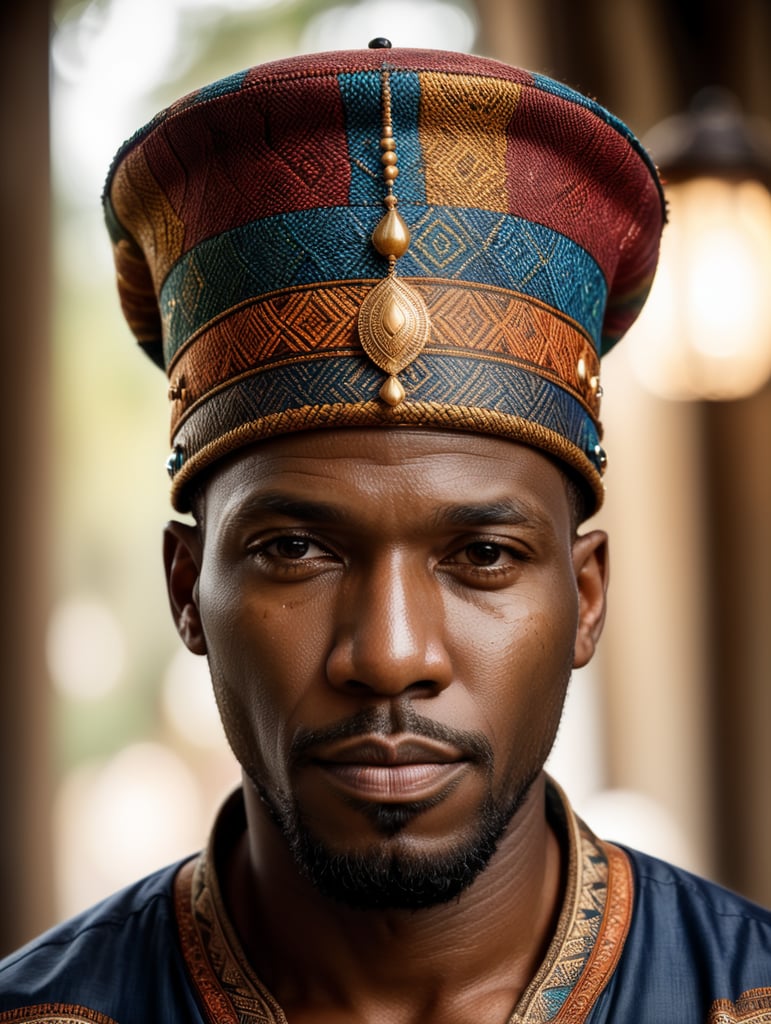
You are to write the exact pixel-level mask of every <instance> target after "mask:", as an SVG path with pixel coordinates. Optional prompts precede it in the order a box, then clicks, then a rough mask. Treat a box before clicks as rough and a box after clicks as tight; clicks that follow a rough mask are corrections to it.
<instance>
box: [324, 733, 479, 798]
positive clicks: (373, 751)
mask: <svg viewBox="0 0 771 1024" xmlns="http://www.w3.org/2000/svg"><path fill="white" fill-rule="evenodd" d="M312 763H314V764H316V765H317V766H318V767H319V768H321V769H322V771H323V772H324V773H325V775H326V776H327V778H328V779H329V781H330V782H331V783H332V784H333V786H334V787H335V788H337V789H339V790H341V791H342V792H343V793H344V794H345V795H347V796H348V797H349V798H353V799H358V800H364V801H377V802H378V803H405V802H422V801H425V800H431V799H435V798H437V797H438V796H439V795H440V794H441V793H442V792H443V791H444V790H445V789H446V788H447V787H448V786H449V785H451V784H452V783H454V782H455V781H456V780H457V779H458V778H459V776H460V775H461V774H462V773H463V772H464V771H465V770H466V769H467V768H468V767H469V764H470V759H469V757H468V755H467V754H466V753H464V752H463V751H461V750H459V749H458V748H456V747H453V746H451V745H448V744H446V743H441V742H438V741H436V740H429V739H424V738H423V737H418V736H389V737H382V736H365V737H356V738H354V739H349V740H346V741H343V742H341V743H335V744H330V745H328V746H326V747H322V748H320V749H319V750H317V751H315V752H314V756H313V758H312Z"/></svg>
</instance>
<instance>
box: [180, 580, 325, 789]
mask: <svg viewBox="0 0 771 1024" xmlns="http://www.w3.org/2000/svg"><path fill="white" fill-rule="evenodd" d="M199 599H200V605H199V607H200V613H201V621H202V623H203V628H204V634H205V637H206V644H207V650H208V659H209V667H210V672H211V676H212V683H213V686H214V692H215V696H216V698H217V704H218V706H219V709H220V714H221V717H222V721H223V726H224V728H225V732H226V734H227V736H228V740H229V742H230V744H231V746H232V747H233V750H234V753H235V754H236V757H237V758H238V760H239V761H241V763H242V764H244V766H245V767H246V769H247V771H249V772H250V773H257V774H258V775H259V777H260V778H264V777H265V775H266V773H267V774H269V775H275V773H276V772H281V771H282V770H283V769H282V766H283V765H284V764H285V763H286V755H287V751H288V747H289V743H290V742H291V738H292V736H293V734H294V732H295V730H296V728H297V725H298V724H305V722H306V721H307V720H308V718H309V717H310V712H309V707H308V705H309V703H310V702H311V701H312V700H313V695H314V692H318V690H317V686H316V684H317V682H318V680H319V678H320V676H321V673H322V669H323V665H324V644H325V642H326V640H325V637H326V632H327V630H326V629H325V628H324V626H323V616H322V615H321V614H320V610H319V609H316V610H315V611H314V610H312V609H309V608H307V607H298V606H297V602H295V601H293V600H291V599H290V600H277V601H274V600H266V599H265V597H264V596H263V595H261V594H260V592H259V590H258V589H257V588H251V587H247V586H243V585H239V584H238V580H237V575H236V574H235V573H232V574H231V575H230V576H229V578H228V579H227V580H226V581H225V583H222V582H220V580H219V579H217V578H212V577H211V576H209V577H207V576H206V574H205V573H204V574H202V582H201V587H200V594H199ZM314 626H315V627H316V628H312V627H314Z"/></svg>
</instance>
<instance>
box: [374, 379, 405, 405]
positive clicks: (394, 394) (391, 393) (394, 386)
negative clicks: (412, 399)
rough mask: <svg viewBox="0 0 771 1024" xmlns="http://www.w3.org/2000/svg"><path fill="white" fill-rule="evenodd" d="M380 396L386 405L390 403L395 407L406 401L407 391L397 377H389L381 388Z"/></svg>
mask: <svg viewBox="0 0 771 1024" xmlns="http://www.w3.org/2000/svg"><path fill="white" fill-rule="evenodd" d="M380 397H381V398H382V399H383V401H384V402H385V403H386V405H390V406H391V408H393V407H394V406H396V405H400V404H401V403H402V402H403V401H404V399H405V397H406V392H405V390H404V388H403V387H402V386H401V384H400V383H399V381H398V380H397V379H396V377H389V378H388V380H387V381H386V382H385V384H384V385H383V386H382V388H381V389H380Z"/></svg>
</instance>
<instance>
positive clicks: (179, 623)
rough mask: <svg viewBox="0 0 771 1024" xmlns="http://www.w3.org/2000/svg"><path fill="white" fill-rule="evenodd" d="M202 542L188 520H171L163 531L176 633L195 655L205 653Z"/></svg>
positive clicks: (165, 564) (170, 599) (164, 558)
mask: <svg viewBox="0 0 771 1024" xmlns="http://www.w3.org/2000/svg"><path fill="white" fill-rule="evenodd" d="M202 554H203V551H202V544H201V538H200V535H199V532H198V530H197V529H196V528H195V527H194V526H189V525H187V524H186V523H177V522H172V523H168V524H167V526H166V529H165V530H164V531H163V564H164V567H165V569H166V587H167V590H168V593H169V604H170V605H171V614H172V617H173V619H174V624H175V625H176V627H177V632H178V633H179V635H180V636H181V637H182V640H183V641H184V643H185V646H186V647H187V648H188V650H190V651H192V652H193V654H206V639H205V637H204V633H203V625H202V623H201V616H200V612H199V611H198V578H199V575H200V572H201V558H202Z"/></svg>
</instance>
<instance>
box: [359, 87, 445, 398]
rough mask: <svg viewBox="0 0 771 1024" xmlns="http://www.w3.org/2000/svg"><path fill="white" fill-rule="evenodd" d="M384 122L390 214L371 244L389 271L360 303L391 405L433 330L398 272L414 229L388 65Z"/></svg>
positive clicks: (364, 339)
mask: <svg viewBox="0 0 771 1024" xmlns="http://www.w3.org/2000/svg"><path fill="white" fill-rule="evenodd" d="M381 81H382V109H383V115H382V116H383V127H382V136H381V139H380V148H381V150H382V153H381V156H380V161H381V163H382V164H383V178H384V179H385V182H386V188H387V194H386V197H385V199H384V204H385V207H386V213H385V216H384V217H383V218H382V219H381V220H380V222H379V224H378V225H377V227H376V228H375V230H374V231H373V232H372V244H373V245H374V247H375V248H376V249H377V251H378V252H379V253H380V255H381V256H385V257H386V259H387V260H388V276H387V277H386V278H385V280H383V281H381V282H380V283H379V284H377V285H375V287H374V288H373V289H372V291H371V292H370V293H369V295H368V296H367V297H366V299H365V300H364V302H363V303H362V304H361V308H360V309H359V340H360V341H361V346H362V348H363V349H364V351H365V352H366V353H367V355H368V356H369V358H370V359H371V360H372V362H373V363H374V364H375V365H376V366H378V367H379V368H380V369H381V370H385V372H386V373H387V374H388V379H387V380H386V382H385V384H383V386H382V388H381V389H380V392H379V394H380V398H381V399H382V400H383V401H384V402H385V403H386V404H387V405H390V406H396V405H399V403H400V402H403V401H404V398H405V391H404V388H403V387H402V385H401V383H400V382H399V380H398V379H397V377H396V374H397V373H399V372H400V371H401V370H403V369H404V368H405V367H406V366H408V365H409V364H410V363H411V362H412V361H413V360H414V359H415V358H416V357H417V356H418V355H419V354H420V353H421V351H422V350H423V348H424V346H425V344H426V342H427V341H428V336H429V333H430V330H431V322H430V320H429V317H428V310H427V309H426V304H425V302H424V301H423V299H422V298H421V296H420V295H419V294H418V292H417V291H415V289H414V288H411V287H410V286H409V285H408V284H406V283H405V282H404V281H402V280H400V279H399V278H398V277H397V276H396V261H397V260H398V259H399V257H400V256H403V255H404V253H405V252H406V251H407V249H408V248H409V245H410V229H409V228H408V227H407V225H406V223H405V222H404V218H403V217H402V215H401V214H400V213H399V211H398V210H397V209H396V205H397V200H396V196H395V195H394V191H393V189H394V181H395V180H396V178H397V177H398V175H399V168H398V167H397V156H396V142H395V141H394V137H393V126H392V124H391V83H390V80H389V74H388V70H387V69H385V68H384V69H383V72H382V75H381Z"/></svg>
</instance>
